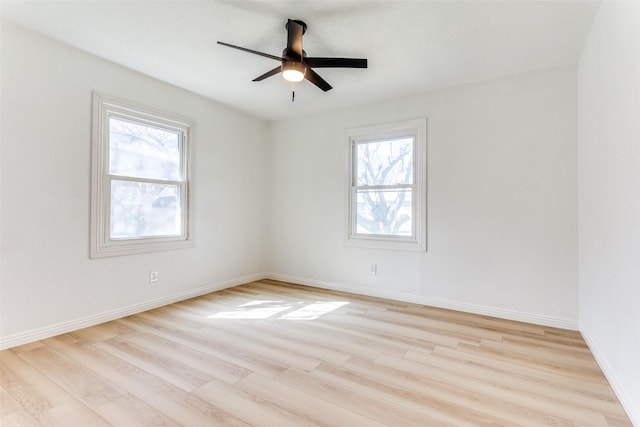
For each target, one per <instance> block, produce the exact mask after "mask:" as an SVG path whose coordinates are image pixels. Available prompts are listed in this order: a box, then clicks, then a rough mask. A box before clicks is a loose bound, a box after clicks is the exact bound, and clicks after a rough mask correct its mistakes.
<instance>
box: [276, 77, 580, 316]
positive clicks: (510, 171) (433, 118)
mask: <svg viewBox="0 0 640 427" xmlns="http://www.w3.org/2000/svg"><path fill="white" fill-rule="evenodd" d="M576 96H577V93H576V71H575V69H562V70H553V71H546V72H538V73H532V74H527V75H523V76H518V77H513V78H507V79H500V80H496V81H492V82H488V83H484V84H477V85H470V86H465V87H460V88H455V89H450V90H443V91H439V92H434V93H430V94H426V95H422V96H416V97H412V98H403V99H398V100H395V101H390V102H386V103H383V104H379V105H373V106H364V107H361V108H355V109H349V110H344V111H340V112H336V113H332V114H325V115H321V116H313V117H309V118H305V119H295V120H290V121H281V122H277V123H274V124H272V127H271V178H270V180H271V187H272V191H273V194H272V199H271V220H270V222H271V243H270V247H271V254H270V271H271V272H272V277H276V278H281V279H287V280H292V281H297V282H300V283H308V284H314V285H317V286H325V287H332V288H336V289H346V290H353V291H357V292H362V293H368V294H374V295H381V296H387V297H392V298H399V299H406V300H412V301H418V302H425V303H429V304H434V305H442V306H447V307H453V308H459V309H463V310H470V311H476V312H483V313H488V314H494V315H500V316H503V317H512V318H517V319H522V320H529V321H534V322H537V323H547V324H554V325H558V326H565V327H570V328H571V327H573V328H576V327H577V319H578V306H577V301H578V283H577V164H576V159H577V153H576V150H577V117H576V114H577V112H576V111H577V108H576V103H577V100H576ZM296 102H298V100H296ZM300 102H304V100H300ZM415 117H427V118H428V141H427V145H428V172H427V174H428V207H427V210H428V251H427V253H423V254H419V253H409V252H394V251H381V250H366V249H358V248H352V247H345V245H344V235H345V231H344V230H345V219H346V218H345V211H346V208H345V202H346V200H345V185H346V176H345V167H346V165H345V156H346V146H345V144H346V138H345V136H344V133H343V130H344V129H345V128H349V127H357V126H363V125H370V124H379V123H386V122H391V121H395V120H402V119H408V118H415ZM371 263H377V265H378V274H377V275H375V276H374V275H371V274H369V272H368V269H369V265H370V264H371Z"/></svg>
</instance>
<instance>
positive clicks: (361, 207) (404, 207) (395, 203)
mask: <svg viewBox="0 0 640 427" xmlns="http://www.w3.org/2000/svg"><path fill="white" fill-rule="evenodd" d="M356 196H357V197H356V206H355V208H356V218H355V219H356V227H355V228H356V233H358V234H378V235H389V236H411V235H412V214H413V210H412V207H411V189H398V190H358V191H357V192H356Z"/></svg>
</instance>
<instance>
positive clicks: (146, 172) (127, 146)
mask: <svg viewBox="0 0 640 427" xmlns="http://www.w3.org/2000/svg"><path fill="white" fill-rule="evenodd" d="M180 139H181V133H180V132H175V131H171V130H167V129H161V128H157V127H153V126H148V125H145V124H142V123H133V122H130V121H127V120H122V119H119V118H115V117H111V118H110V119H109V173H110V174H111V175H120V176H131V177H137V178H151V179H163V180H172V181H178V180H180V179H181V167H180V164H181V162H180V157H181V156H180V149H181V147H180Z"/></svg>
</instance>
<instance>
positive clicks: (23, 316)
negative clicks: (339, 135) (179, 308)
mask: <svg viewBox="0 0 640 427" xmlns="http://www.w3.org/2000/svg"><path fill="white" fill-rule="evenodd" d="M1 49H2V58H1V60H2V70H1V71H2V74H1V76H2V82H1V83H2V106H1V111H2V120H1V121H2V131H1V137H2V156H1V160H2V178H1V183H2V212H1V214H2V228H1V233H2V238H1V245H2V248H1V262H2V273H1V286H2V288H1V290H2V293H1V297H2V319H1V329H0V334H1V335H2V337H3V339H5V340H7V339H8V340H10V339H11V337H12V336H13V337H15V336H20V335H21V334H22V335H24V334H25V333H27V334H28V333H32V332H37V331H39V330H42V328H45V329H46V330H48V331H49V332H51V331H56V330H55V328H54V329H51V327H52V326H55V325H62V329H64V327H67V326H73V325H72V323H73V322H76V321H79V320H82V319H84V320H87V319H88V318H96V319H98V320H100V319H99V317H100V315H101V314H104V313H110V312H113V311H114V310H116V311H117V310H122V309H123V308H126V307H131V306H136V305H140V304H142V305H144V304H147V303H149V302H153V301H162V300H165V299H167V298H169V297H171V296H175V295H185V294H188V293H189V292H193V291H194V290H198V289H202V288H204V287H214V288H215V287H216V286H220V285H225V284H230V283H239V282H242V281H244V280H245V279H246V278H247V277H248V278H251V277H252V275H256V274H257V275H258V276H261V275H262V273H263V272H264V271H265V268H266V255H265V254H266V249H265V242H266V228H265V223H264V220H263V215H262V211H263V206H264V204H265V203H266V196H265V194H266V192H265V189H266V187H265V184H264V179H263V177H264V176H265V175H266V173H267V172H266V166H265V162H264V160H265V158H266V157H267V155H266V149H267V144H266V141H265V138H266V136H265V135H266V133H267V125H266V124H265V123H264V122H261V121H258V120H256V119H253V118H250V117H248V116H246V115H243V114H241V113H238V112H236V111H233V110H231V109H229V108H227V107H224V106H222V105H220V104H217V103H214V102H212V101H210V100H207V99H205V98H202V97H200V96H197V95H195V94H192V93H189V92H186V91H184V90H181V89H178V88H176V87H173V86H170V85H167V84H165V83H162V82H159V81H157V80H154V79H151V78H149V77H146V76H144V75H141V74H138V73H135V72H133V71H131V70H128V69H125V68H122V67H120V66H117V65H115V64H113V63H110V62H107V61H104V60H101V59H99V58H97V57H94V56H91V55H89V54H86V53H83V52H81V51H78V50H75V49H73V48H70V47H68V46H65V45H62V44H58V43H56V42H53V41H51V40H49V39H46V38H42V37H40V36H37V35H35V34H33V33H30V32H27V31H25V30H23V29H20V28H18V27H15V26H13V25H11V24H7V23H4V22H3V23H2V46H1ZM92 90H97V91H100V92H103V93H106V94H110V95H113V96H118V97H122V98H125V99H129V100H131V101H133V102H136V103H141V104H145V105H149V106H152V107H154V108H157V109H160V110H165V111H173V112H176V113H178V114H180V115H183V116H186V117H189V118H191V119H192V120H194V121H195V123H196V124H195V142H194V147H193V148H194V151H193V165H194V170H193V172H194V174H193V177H194V183H195V186H194V190H195V203H196V204H195V239H196V240H195V242H196V247H195V248H193V249H184V250H177V251H167V252H162V253H155V254H143V255H134V256H125V257H114V258H106V259H94V260H91V259H89V257H88V255H89V205H90V202H89V196H90V192H89V191H90V190H89V189H90V159H91V156H90V148H91V139H90V135H91V91H92ZM150 270H157V271H158V272H159V275H160V280H159V282H157V283H156V284H153V285H151V284H149V283H148V274H149V271H150ZM96 316H98V317H96ZM89 320H90V319H89ZM69 322H71V323H69ZM76 326H77V325H76ZM47 328H48V329H47ZM35 336H37V334H36V335H35ZM14 344H15V343H14Z"/></svg>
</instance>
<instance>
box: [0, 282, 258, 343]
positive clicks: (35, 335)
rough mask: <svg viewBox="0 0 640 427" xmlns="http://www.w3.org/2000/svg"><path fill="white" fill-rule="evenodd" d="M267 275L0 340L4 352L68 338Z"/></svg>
mask: <svg viewBox="0 0 640 427" xmlns="http://www.w3.org/2000/svg"><path fill="white" fill-rule="evenodd" d="M264 277H265V274H264V273H256V274H250V275H248V276H243V277H238V278H236V279H231V280H225V281H222V282H218V283H214V284H211V285H207V286H203V287H200V288H197V289H192V290H189V291H185V292H179V293H177V294H173V295H167V296H164V297H161V298H156V299H154V300H151V301H145V302H143V303H140V304H134V305H130V306H128V307H124V308H119V309H116V310H111V311H107V312H104V313H100V314H96V315H92V316H87V317H83V318H80V319H75V320H70V321H68V322H62V323H58V324H57V325H51V326H47V327H44V328H39V329H35V330H32V331H27V332H22V333H19V334H15V335H9V336H6V337H0V350H4V349H7V348H11V347H15V346H18V345H22V344H27V343H30V342H33V341H37V340H41V339H45V338H51V337H53V336H56V335H60V334H64V333H67V332H73V331H76V330H78V329H82V328H87V327H89V326H94V325H97V324H100V323H104V322H108V321H110V320H115V319H120V318H122V317H126V316H130V315H132V314H137V313H141V312H143V311H147V310H152V309H154V308H158V307H162V306H165V305H168V304H173V303H175V302H178V301H184V300H187V299H189V298H194V297H197V296H200V295H204V294H208V293H211V292H215V291H220V290H222V289H226V288H231V287H233V286H238V285H243V284H245V283H249V282H255V281H256V280H260V279H263V278H264Z"/></svg>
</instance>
